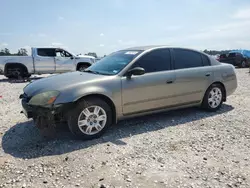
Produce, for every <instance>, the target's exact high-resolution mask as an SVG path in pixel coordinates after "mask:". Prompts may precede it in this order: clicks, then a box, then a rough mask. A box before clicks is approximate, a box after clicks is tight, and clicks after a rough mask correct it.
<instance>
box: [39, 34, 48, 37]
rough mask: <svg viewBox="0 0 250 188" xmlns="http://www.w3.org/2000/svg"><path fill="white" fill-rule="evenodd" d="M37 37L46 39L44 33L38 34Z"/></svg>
mask: <svg viewBox="0 0 250 188" xmlns="http://www.w3.org/2000/svg"><path fill="white" fill-rule="evenodd" d="M37 36H38V37H46V36H47V35H46V34H44V33H38V34H37Z"/></svg>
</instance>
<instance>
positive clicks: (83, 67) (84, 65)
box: [77, 64, 89, 71]
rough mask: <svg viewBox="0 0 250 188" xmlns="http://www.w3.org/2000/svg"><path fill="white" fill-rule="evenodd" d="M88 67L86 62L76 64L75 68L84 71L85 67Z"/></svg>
mask: <svg viewBox="0 0 250 188" xmlns="http://www.w3.org/2000/svg"><path fill="white" fill-rule="evenodd" d="M88 67H89V65H87V64H82V65H79V66H78V68H77V70H78V71H84V70H85V69H86V68H88Z"/></svg>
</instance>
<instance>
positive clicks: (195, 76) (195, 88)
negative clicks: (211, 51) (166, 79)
mask: <svg viewBox="0 0 250 188" xmlns="http://www.w3.org/2000/svg"><path fill="white" fill-rule="evenodd" d="M173 54H174V69H175V73H176V80H175V86H176V87H175V95H176V98H175V99H176V101H177V102H178V104H179V105H188V104H195V103H199V102H201V100H202V99H203V96H204V93H205V91H206V89H207V88H208V87H209V85H210V84H211V83H212V79H213V67H212V66H211V65H210V60H209V58H208V57H207V56H205V55H203V54H201V53H199V52H196V51H192V50H188V49H178V48H176V49H174V50H173Z"/></svg>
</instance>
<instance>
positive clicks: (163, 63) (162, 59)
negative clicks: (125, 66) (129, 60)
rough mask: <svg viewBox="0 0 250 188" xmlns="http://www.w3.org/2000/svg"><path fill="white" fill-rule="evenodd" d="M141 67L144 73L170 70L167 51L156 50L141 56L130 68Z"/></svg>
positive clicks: (169, 56) (168, 51) (169, 59)
mask: <svg viewBox="0 0 250 188" xmlns="http://www.w3.org/2000/svg"><path fill="white" fill-rule="evenodd" d="M135 67H142V68H144V69H145V73H150V72H159V71H166V70H171V55H170V50H169V49H157V50H154V51H152V52H149V53H147V54H145V55H143V56H142V57H141V58H140V59H139V60H138V61H136V62H135V63H134V64H133V65H132V67H131V68H135Z"/></svg>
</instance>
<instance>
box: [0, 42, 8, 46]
mask: <svg viewBox="0 0 250 188" xmlns="http://www.w3.org/2000/svg"><path fill="white" fill-rule="evenodd" d="M0 46H8V43H5V42H3V43H1V44H0Z"/></svg>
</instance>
